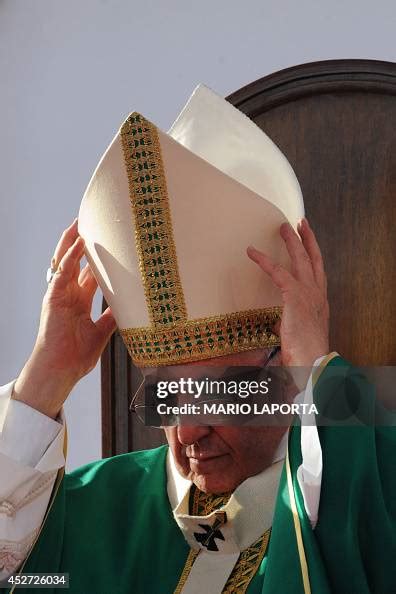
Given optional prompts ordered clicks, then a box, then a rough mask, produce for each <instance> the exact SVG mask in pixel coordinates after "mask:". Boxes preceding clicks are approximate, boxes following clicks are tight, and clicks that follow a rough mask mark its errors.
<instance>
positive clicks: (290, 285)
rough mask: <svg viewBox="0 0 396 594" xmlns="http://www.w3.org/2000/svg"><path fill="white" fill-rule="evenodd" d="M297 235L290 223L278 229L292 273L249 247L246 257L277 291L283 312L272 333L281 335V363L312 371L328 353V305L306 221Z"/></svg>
mask: <svg viewBox="0 0 396 594" xmlns="http://www.w3.org/2000/svg"><path fill="white" fill-rule="evenodd" d="M298 233H299V235H300V238H301V240H300V238H299V237H298V235H297V233H296V232H295V231H294V229H293V227H292V226H291V225H290V224H289V223H283V224H282V225H281V227H280V235H281V237H282V239H283V240H284V242H285V244H286V248H287V251H288V253H289V256H290V260H291V271H290V272H289V271H288V270H286V269H285V268H284V267H283V266H281V265H279V264H278V263H276V262H274V261H273V260H272V259H271V258H270V257H269V256H268V255H266V254H264V253H263V252H260V251H259V250H256V249H255V248H254V247H252V246H249V247H248V249H247V253H248V256H249V258H251V259H252V260H253V261H254V262H256V263H257V264H258V265H259V266H260V268H261V269H262V270H263V271H264V272H265V273H266V274H268V275H269V276H270V277H271V279H272V281H273V283H274V284H275V285H276V286H277V287H278V288H279V289H280V291H281V294H282V302H283V313H282V319H281V322H280V325H279V324H278V325H277V327H275V328H274V331H275V332H276V333H277V334H278V335H279V336H280V341H281V352H282V364H283V365H287V366H302V367H307V368H311V367H312V365H313V363H314V361H315V360H316V359H317V358H318V357H320V356H322V355H326V354H328V352H329V304H328V300H327V280H326V274H325V271H324V266H323V259H322V254H321V252H320V248H319V246H318V242H317V240H316V237H315V234H314V232H313V231H312V229H311V227H310V226H309V224H308V221H307V220H306V219H302V221H301V222H300V223H299V225H298Z"/></svg>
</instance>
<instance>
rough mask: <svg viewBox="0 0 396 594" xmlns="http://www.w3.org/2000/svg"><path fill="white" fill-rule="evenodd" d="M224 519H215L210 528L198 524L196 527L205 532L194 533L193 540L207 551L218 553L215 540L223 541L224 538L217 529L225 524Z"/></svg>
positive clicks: (206, 525)
mask: <svg viewBox="0 0 396 594" xmlns="http://www.w3.org/2000/svg"><path fill="white" fill-rule="evenodd" d="M224 516H225V514H224ZM225 518H226V516H225V517H218V518H216V520H215V522H214V524H213V526H210V525H208V524H198V526H199V527H200V528H202V529H203V530H205V532H194V536H195V540H196V541H197V542H200V543H201V545H203V546H204V547H206V548H207V549H208V551H218V550H219V549H218V546H217V544H216V543H215V538H219V539H220V540H224V536H223V535H222V533H221V532H220V530H219V529H218V528H219V526H221V525H222V524H225V522H226V521H227V520H226V519H225Z"/></svg>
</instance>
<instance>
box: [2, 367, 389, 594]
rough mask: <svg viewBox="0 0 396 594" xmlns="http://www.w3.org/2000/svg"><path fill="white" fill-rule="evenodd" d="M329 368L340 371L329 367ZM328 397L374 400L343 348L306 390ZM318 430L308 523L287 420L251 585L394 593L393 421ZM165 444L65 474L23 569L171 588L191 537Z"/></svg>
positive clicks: (295, 433) (141, 593)
mask: <svg viewBox="0 0 396 594" xmlns="http://www.w3.org/2000/svg"><path fill="white" fill-rule="evenodd" d="M337 367H338V368H339V369H341V368H342V369H343V370H344V371H343V372H342V373H341V375H340V374H338V375H337V373H336V374H334V370H335V369H336V368H337ZM334 376H335V379H334ZM335 398H338V399H339V401H341V402H342V401H343V400H345V401H347V402H348V406H347V409H348V407H349V408H350V407H351V406H352V405H353V407H355V408H354V409H356V404H357V403H358V404H359V407H360V408H359V410H360V412H362V411H363V412H362V414H363V415H366V416H367V417H369V416H370V415H371V414H373V411H374V409H375V401H374V398H373V397H372V394H371V391H370V386H369V385H368V384H367V382H366V380H365V379H364V378H363V377H362V376H360V375H359V373H358V372H356V371H355V370H354V369H353V368H352V367H351V366H350V365H349V364H348V363H347V362H345V361H344V360H343V359H341V357H336V358H334V359H332V360H331V361H330V363H329V364H328V365H327V367H326V368H325V369H324V370H323V372H322V373H321V375H320V378H319V380H318V382H317V384H316V386H315V389H314V401H315V403H316V404H317V408H318V410H319V411H320V412H321V413H322V414H326V416H327V417H328V416H329V415H331V414H333V413H334V414H339V408H337V410H336V411H335V412H334V411H333V410H332V403H333V402H334V399H335ZM351 398H352V404H351V401H350V400H351ZM318 430H319V438H320V442H321V446H322V452H323V476H322V489H321V499H320V509H319V521H318V524H317V526H316V528H315V530H312V528H311V524H310V521H309V519H308V517H307V515H306V512H305V508H304V502H303V497H302V494H301V492H300V488H299V485H298V481H297V478H296V472H297V468H298V467H299V465H300V464H301V460H302V458H301V449H300V439H301V428H300V427H299V426H294V427H293V428H292V429H291V431H290V435H289V455H288V459H287V460H286V463H285V465H284V468H283V472H282V477H281V481H280V485H279V491H278V495H277V500H276V507H275V515H274V521H273V527H272V533H271V538H270V543H269V547H268V550H267V554H266V556H265V558H264V560H263V561H262V563H261V565H260V566H259V568H258V570H257V572H256V574H255V576H254V578H253V579H252V581H251V583H250V585H249V587H248V590H247V593H248V594H309V593H310V592H312V593H315V594H330V593H335V594H369V593H370V594H396V563H395V559H396V538H395V534H396V462H395V460H396V456H395V453H396V431H395V429H394V428H392V427H385V426H382V427H375V426H360V427H351V426H345V427H331V426H328V427H325V426H322V427H319V428H318ZM166 453H167V447H166V446H164V447H161V448H157V449H155V450H150V451H143V452H133V453H130V454H124V455H121V456H116V457H114V458H109V459H106V460H101V461H98V462H95V463H93V464H89V465H86V466H84V467H81V468H79V469H78V470H76V471H74V472H72V473H71V474H69V475H66V476H65V477H64V478H63V480H62V482H61V483H60V486H59V489H58V492H57V494H56V497H55V499H54V502H53V504H52V507H51V509H50V511H49V514H48V517H47V519H46V521H45V525H44V527H43V530H42V532H41V534H40V537H39V539H38V541H37V543H36V544H35V546H34V548H33V550H32V552H31V554H30V556H29V558H28V560H27V562H26V564H25V567H24V568H23V572H24V573H35V572H67V573H69V576H70V589H69V592H70V593H71V594H91V593H92V594H129V593H133V594H172V593H173V592H174V590H175V588H176V586H177V584H178V581H179V578H180V575H181V573H182V571H183V568H184V565H185V561H186V559H187V556H188V553H189V547H188V545H187V543H186V541H185V540H184V537H183V535H182V533H181V531H180V530H179V528H178V526H177V524H176V522H175V520H174V518H173V515H172V510H171V508H170V504H169V500H168V496H167V490H166V482H167V481H166ZM9 591H10V590H8V589H7V590H5V589H3V590H0V592H1V593H2V594H5V593H6V592H9ZM17 591H18V592H21V593H22V592H24V591H26V592H27V591H28V590H24V589H18V590H17ZM30 591H31V590H29V592H30ZM40 591H41V590H36V592H40ZM56 591H57V590H55V589H54V590H51V589H43V590H42V592H43V594H45V593H47V594H49V593H50V592H56ZM203 594H206V593H203Z"/></svg>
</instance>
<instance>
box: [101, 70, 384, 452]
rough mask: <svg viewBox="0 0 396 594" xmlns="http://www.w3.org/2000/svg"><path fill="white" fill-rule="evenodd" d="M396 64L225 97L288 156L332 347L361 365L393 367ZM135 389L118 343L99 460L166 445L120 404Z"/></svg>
mask: <svg viewBox="0 0 396 594" xmlns="http://www.w3.org/2000/svg"><path fill="white" fill-rule="evenodd" d="M395 93H396V65H395V64H393V63H387V62H379V61H372V60H336V61H326V62H317V63H313V64H304V65H301V66H296V67H294V68H289V69H286V70H283V71H281V72H278V73H275V74H272V75H270V76H267V77H265V78H263V79H260V80H258V81H256V82H254V83H252V84H250V85H248V86H246V87H244V88H243V89H240V90H239V91H237V92H236V93H233V94H232V95H231V96H230V97H229V98H228V99H229V100H230V102H231V103H233V104H234V105H235V106H237V107H238V108H239V109H241V110H242V111H243V112H244V113H246V114H247V115H248V116H249V117H251V118H252V119H253V120H254V121H255V122H256V123H257V124H258V125H259V126H260V127H261V128H262V129H263V130H265V132H267V133H268V134H269V136H270V137H271V138H272V139H273V140H274V141H275V142H276V143H277V144H278V146H279V147H280V148H281V150H282V151H283V152H284V153H285V154H286V156H287V158H288V159H289V161H290V162H291V164H292V166H293V168H294V169H295V171H296V174H297V177H298V178H299V181H300V183H301V186H302V190H303V194H304V201H305V207H306V213H307V216H308V217H309V219H310V221H311V224H312V226H313V228H314V229H315V232H316V234H317V236H318V239H319V243H320V245H321V248H322V251H323V255H324V258H325V264H326V269H327V274H328V282H329V301H330V309H331V348H332V349H334V350H337V351H339V352H340V353H341V354H342V355H343V356H344V357H346V358H347V359H349V360H350V361H351V362H353V363H356V364H360V365H395V364H396V343H395V336H396V299H395V297H394V296H395V290H396V258H395V254H396V239H395V237H396V234H395V231H394V229H395V223H396V156H395V155H396V137H395V134H394V130H395V128H396V101H395ZM138 384H139V372H138V370H136V369H135V368H134V366H133V365H132V364H131V363H130V362H129V360H128V356H127V354H126V349H125V348H124V346H123V345H122V343H121V340H120V338H119V337H118V336H115V337H114V338H113V339H112V341H111V343H110V344H109V346H108V348H107V350H106V352H105V353H104V355H103V359H102V402H103V408H102V410H103V454H104V455H107V456H108V455H114V454H116V453H121V452H126V451H128V450H132V449H141V448H147V447H154V446H156V445H159V443H164V435H163V433H162V432H161V431H160V430H149V429H148V428H145V427H143V426H141V425H139V424H138V421H137V419H135V418H134V415H132V414H130V413H129V410H128V406H129V402H130V399H131V397H132V394H133V391H134V390H135V389H136V387H137V385H138Z"/></svg>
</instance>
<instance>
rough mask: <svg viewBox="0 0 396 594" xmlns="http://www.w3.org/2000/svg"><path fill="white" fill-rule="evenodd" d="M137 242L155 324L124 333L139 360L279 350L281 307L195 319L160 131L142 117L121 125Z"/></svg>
mask: <svg viewBox="0 0 396 594" xmlns="http://www.w3.org/2000/svg"><path fill="white" fill-rule="evenodd" d="M121 140H122V146H123V152H124V159H125V165H126V170H127V174H128V183H129V194H130V202H131V207H132V212H133V218H134V223H135V241H136V249H137V252H138V256H139V267H140V273H141V277H142V282H143V285H144V291H145V296H146V303H147V308H148V312H149V317H150V322H151V325H150V326H148V327H143V328H124V329H120V334H121V336H122V338H123V340H124V342H125V345H126V347H127V349H128V351H129V354H130V355H131V357H132V359H133V361H134V363H136V364H138V365H141V366H154V365H169V364H173V363H182V362H183V361H196V360H199V359H207V358H212V357H218V356H221V355H227V354H230V353H238V352H241V351H247V350H251V349H256V348H260V347H270V346H276V345H279V344H280V342H279V338H278V337H277V336H276V334H274V333H273V332H272V327H273V325H274V323H275V322H276V321H277V320H279V319H280V316H281V311H282V308H281V307H269V308H263V309H253V310H248V311H241V312H235V313H230V314H224V315H215V316H211V317H207V318H201V319H196V320H188V316H187V309H186V304H185V301H184V294H183V288H182V286H181V281H180V275H179V269H178V264H177V255H176V248H175V243H174V239H173V231H172V221H171V213H170V207H169V200H168V192H167V186H166V176H165V172H164V165H163V161H162V155H161V146H160V141H159V137H158V132H157V129H156V127H155V126H154V125H153V124H151V122H149V121H148V120H146V119H145V118H144V117H143V116H142V115H140V114H138V113H136V112H134V113H132V114H131V115H130V116H129V118H128V119H127V120H126V122H125V123H124V124H123V125H122V127H121Z"/></svg>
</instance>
